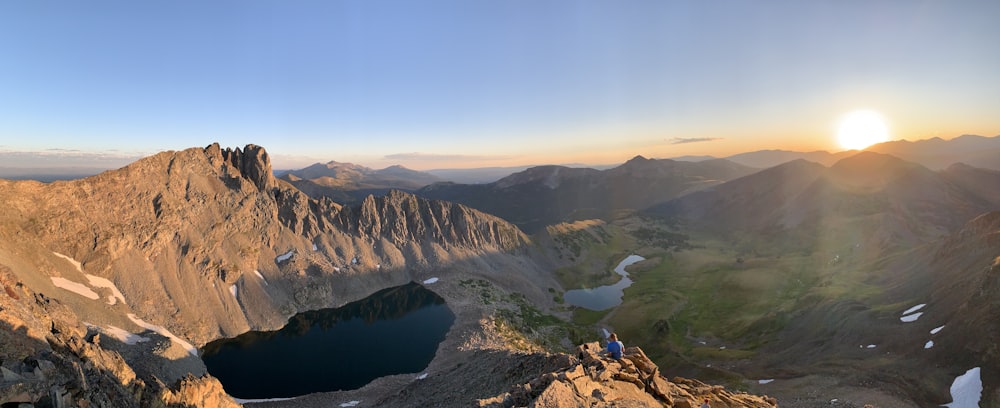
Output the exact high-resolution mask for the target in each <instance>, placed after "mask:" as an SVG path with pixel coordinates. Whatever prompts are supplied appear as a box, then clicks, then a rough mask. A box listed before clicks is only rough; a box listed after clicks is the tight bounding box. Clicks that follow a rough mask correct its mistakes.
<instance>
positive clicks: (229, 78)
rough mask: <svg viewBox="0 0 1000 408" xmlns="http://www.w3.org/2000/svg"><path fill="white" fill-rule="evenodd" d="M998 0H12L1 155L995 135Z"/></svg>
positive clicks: (466, 154) (622, 149) (496, 160)
mask: <svg viewBox="0 0 1000 408" xmlns="http://www.w3.org/2000/svg"><path fill="white" fill-rule="evenodd" d="M998 17H1000V2H998V1H920V0H905V1H902V0H901V1H877V0H836V1H792V0H789V1H763V0H762V1H750V0H747V1H691V2H685V1H649V2H643V1H629V2H612V1H544V0H543V1H538V0H530V1H514V0H503V1H499V0H498V1H479V0H476V1H469V0H458V1H416V0H399V1H380V0H362V1H277V0H274V1H145V0H144V1H65V2H53V1H44V0H32V1H4V2H0V157H7V158H10V157H20V158H33V157H36V156H35V155H36V154H42V155H43V156H48V157H54V156H59V155H71V156H72V155H75V156H79V157H83V156H87V157H89V155H97V156H98V157H105V158H107V157H112V158H114V157H118V156H136V155H147V154H152V153H155V152H157V151H161V150H178V149H184V148H188V147H201V146H205V145H208V144H210V143H212V142H216V141H217V142H219V143H221V144H222V145H223V146H228V147H241V146H243V145H245V144H248V143H254V144H259V145H262V146H264V147H266V148H267V149H268V151H269V152H270V153H271V155H272V157H273V160H274V162H275V167H278V168H292V167H302V166H305V165H308V164H310V163H313V162H326V161H329V160H337V161H345V162H353V163H358V164H364V165H369V166H371V167H384V166H386V165H389V164H396V163H399V164H403V165H405V166H408V167H411V168H418V169H430V168H446V167H473V166H505V165H516V164H526V163H534V164H542V163H568V162H588V163H615V162H621V161H624V160H626V159H628V158H629V157H631V156H634V155H637V154H642V155H645V156H647V157H673V156H680V155H685V154H710V155H716V156H725V155H728V154H734V153H738V152H743V151H749V150H757V149H765V148H786V149H791V150H820V149H821V150H831V151H833V150H839V148H838V147H837V145H836V142H835V139H834V135H833V133H834V128H835V127H836V121H837V118H838V117H840V116H841V115H843V114H844V113H846V112H849V111H852V110H855V109H861V108H865V109H873V110H876V111H878V112H880V113H881V114H882V115H883V116H884V117H885V118H886V120H887V121H888V126H889V128H890V132H891V133H892V137H893V138H894V139H909V140H917V139H924V138H929V137H934V136H940V137H944V138H952V137H955V136H958V135H961V134H967V133H968V134H981V135H984V136H994V135H997V134H1000V24H998V23H997V18H998ZM39 160H41V159H39ZM39 163H41V161H39ZM15 164H16V163H14V162H13V161H11V162H10V163H8V165H15ZM2 166H4V164H3V163H0V167H2Z"/></svg>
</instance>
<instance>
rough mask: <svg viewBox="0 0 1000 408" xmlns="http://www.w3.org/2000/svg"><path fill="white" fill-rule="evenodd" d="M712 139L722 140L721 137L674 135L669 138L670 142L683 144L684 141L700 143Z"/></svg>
mask: <svg viewBox="0 0 1000 408" xmlns="http://www.w3.org/2000/svg"><path fill="white" fill-rule="evenodd" d="M713 140H722V138H721V137H675V138H673V139H670V140H669V142H670V144H685V143H700V142H711V141H713Z"/></svg>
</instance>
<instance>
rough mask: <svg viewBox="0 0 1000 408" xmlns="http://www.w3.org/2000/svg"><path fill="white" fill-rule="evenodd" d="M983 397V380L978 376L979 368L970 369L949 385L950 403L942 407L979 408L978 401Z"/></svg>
mask: <svg viewBox="0 0 1000 408" xmlns="http://www.w3.org/2000/svg"><path fill="white" fill-rule="evenodd" d="M982 396H983V380H982V378H981V377H980V376H979V367H975V368H971V369H969V371H966V372H965V374H962V375H960V376H958V378H955V382H953V383H951V401H952V402H951V403H950V404H946V405H944V406H946V407H950V408H979V399H980V398H982Z"/></svg>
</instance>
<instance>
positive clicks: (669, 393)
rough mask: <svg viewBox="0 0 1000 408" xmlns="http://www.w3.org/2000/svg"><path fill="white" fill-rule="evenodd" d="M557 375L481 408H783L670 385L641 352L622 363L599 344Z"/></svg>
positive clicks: (562, 362) (687, 384) (631, 350)
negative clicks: (704, 406)
mask: <svg viewBox="0 0 1000 408" xmlns="http://www.w3.org/2000/svg"><path fill="white" fill-rule="evenodd" d="M555 360H556V361H557V362H558V363H557V364H556V365H557V370H556V371H552V372H546V373H544V374H542V375H540V376H538V377H536V378H534V379H532V380H531V381H529V382H527V383H524V384H518V385H516V386H515V387H513V389H511V391H509V392H505V393H503V394H501V395H498V396H496V397H493V398H488V399H482V400H479V401H478V404H479V406H480V407H490V408H501V407H502V408H510V407H529V406H532V407H553V408H555V407H559V408H563V407H565V408H573V407H678V408H690V407H699V406H701V404H702V403H703V402H705V401H706V400H707V401H708V402H709V403H710V404H711V406H713V407H754V408H758V407H759V408H768V407H777V401H776V400H775V399H773V398H769V397H760V396H756V395H749V394H743V393H733V392H729V391H727V390H726V389H725V388H723V387H720V386H712V385H708V384H704V383H702V382H700V381H697V380H689V379H684V378H680V377H675V378H674V379H673V381H668V380H667V379H666V378H665V377H664V375H663V373H662V372H661V371H660V368H659V367H657V366H656V364H654V363H653V362H652V361H650V359H649V358H648V357H646V354H645V353H644V352H643V351H642V349H641V348H639V347H628V348H626V349H625V354H624V356H623V358H622V359H620V360H615V359H612V358H609V357H607V356H606V355H602V353H601V346H600V344H598V343H596V342H595V343H587V344H583V345H581V346H579V347H577V349H576V355H575V356H571V355H566V354H561V355H558V356H556V357H555Z"/></svg>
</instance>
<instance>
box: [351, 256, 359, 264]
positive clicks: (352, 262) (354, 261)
mask: <svg viewBox="0 0 1000 408" xmlns="http://www.w3.org/2000/svg"><path fill="white" fill-rule="evenodd" d="M351 264H353V265H357V264H358V257H354V259H351Z"/></svg>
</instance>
